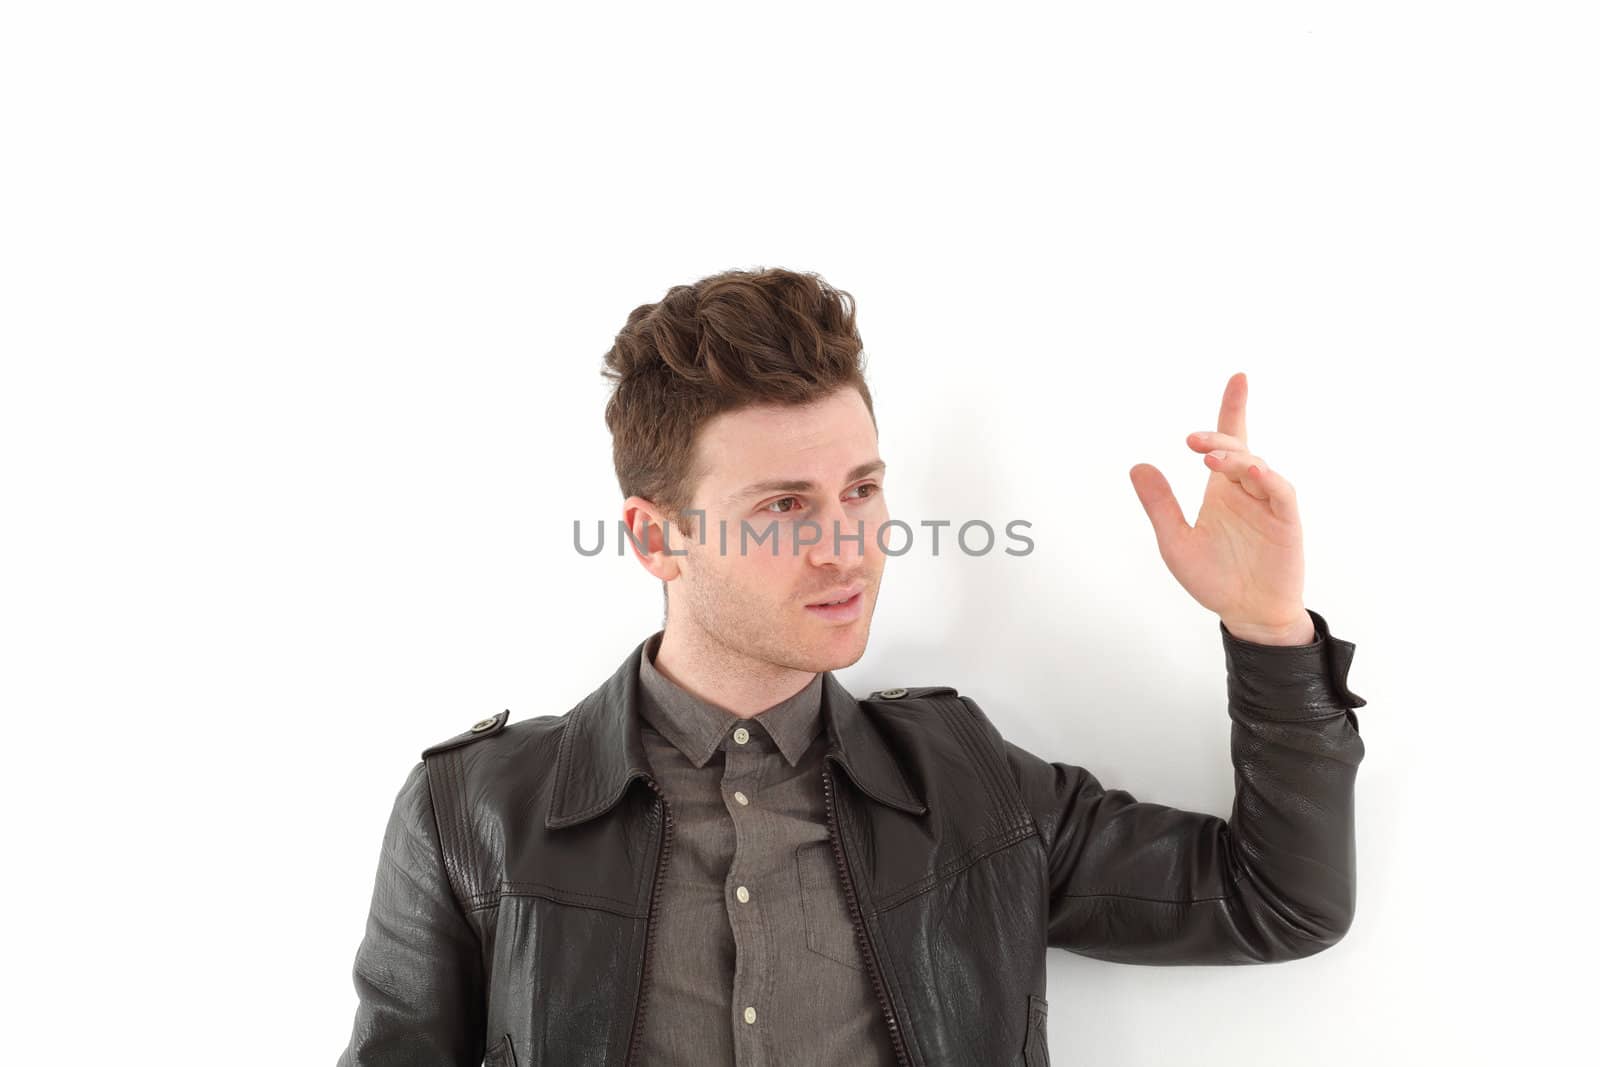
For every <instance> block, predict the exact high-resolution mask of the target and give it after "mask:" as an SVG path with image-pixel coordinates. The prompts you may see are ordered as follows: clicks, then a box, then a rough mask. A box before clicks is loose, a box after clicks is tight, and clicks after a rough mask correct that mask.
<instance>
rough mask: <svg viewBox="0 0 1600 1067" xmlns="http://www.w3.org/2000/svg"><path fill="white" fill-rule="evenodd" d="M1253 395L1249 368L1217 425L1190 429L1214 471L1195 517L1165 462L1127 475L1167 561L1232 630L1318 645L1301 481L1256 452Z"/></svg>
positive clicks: (1276, 641) (1228, 395)
mask: <svg viewBox="0 0 1600 1067" xmlns="http://www.w3.org/2000/svg"><path fill="white" fill-rule="evenodd" d="M1245 394H1246V383H1245V376H1244V372H1243V371H1240V372H1239V373H1238V374H1235V375H1234V376H1233V377H1231V378H1229V379H1228V384H1227V385H1226V386H1225V387H1224V388H1223V390H1222V410H1221V412H1220V413H1219V414H1218V416H1217V428H1216V430H1215V431H1214V432H1213V431H1210V430H1200V431H1196V432H1195V433H1192V434H1190V435H1189V437H1188V444H1189V447H1190V448H1192V449H1194V450H1195V451H1196V452H1200V453H1202V454H1203V456H1204V459H1203V462H1204V463H1205V465H1206V467H1207V468H1208V469H1209V470H1210V472H1211V477H1210V478H1209V479H1208V480H1207V482H1206V495H1205V499H1204V500H1202V501H1201V503H1200V513H1199V515H1197V516H1196V517H1195V520H1194V525H1193V526H1190V525H1189V524H1188V523H1187V522H1185V521H1184V517H1183V509H1182V508H1181V507H1179V506H1178V501H1177V498H1176V497H1174V496H1173V495H1172V487H1171V486H1170V485H1168V484H1167V479H1166V477H1165V476H1164V475H1162V473H1161V472H1160V471H1159V470H1157V469H1156V468H1155V467H1153V466H1152V465H1150V464H1148V463H1139V464H1135V465H1134V466H1133V468H1131V469H1130V470H1129V471H1128V477H1129V478H1131V479H1132V480H1133V488H1134V491H1135V492H1136V493H1138V494H1139V502H1140V503H1141V504H1143V505H1144V510H1145V514H1147V515H1148V516H1150V524H1151V526H1152V527H1154V529H1155V535H1156V545H1157V547H1158V548H1159V549H1160V552H1161V559H1162V561H1163V562H1165V563H1166V565H1167V569H1168V570H1170V571H1171V572H1172V576H1173V577H1174V578H1176V579H1178V584H1179V585H1181V586H1183V587H1184V589H1186V590H1188V591H1189V595H1190V596H1192V597H1194V598H1195V599H1196V600H1198V601H1199V602H1200V603H1201V604H1202V605H1204V606H1205V607H1207V608H1209V609H1210V610H1212V611H1214V612H1216V613H1217V615H1218V616H1219V617H1220V618H1221V619H1222V624H1223V625H1224V626H1226V627H1227V628H1228V632H1229V633H1231V634H1233V636H1235V637H1238V638H1241V639H1243V640H1246V641H1255V642H1257V643H1260V644H1271V645H1305V644H1310V643H1311V642H1312V641H1314V640H1315V639H1316V629H1315V627H1314V626H1313V625H1312V622H1311V616H1310V615H1308V614H1306V610H1305V604H1304V602H1303V599H1302V596H1303V591H1304V588H1305V553H1304V550H1303V546H1302V542H1301V533H1300V512H1299V509H1298V508H1297V507H1296V506H1295V493H1294V486H1292V485H1290V484H1289V482H1288V481H1287V480H1286V479H1285V478H1284V477H1283V475H1281V474H1279V473H1277V472H1276V471H1274V470H1272V469H1271V468H1270V467H1268V466H1267V463H1266V461H1265V460H1263V459H1262V458H1261V457H1260V456H1257V455H1254V454H1253V453H1251V451H1250V449H1249V445H1248V444H1247V443H1246V439H1245V420H1244V408H1245Z"/></svg>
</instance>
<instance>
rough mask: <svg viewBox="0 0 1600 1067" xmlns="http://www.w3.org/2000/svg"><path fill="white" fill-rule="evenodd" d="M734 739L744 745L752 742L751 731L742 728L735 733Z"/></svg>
mask: <svg viewBox="0 0 1600 1067" xmlns="http://www.w3.org/2000/svg"><path fill="white" fill-rule="evenodd" d="M733 739H734V740H735V741H737V742H739V743H740V744H741V745H742V744H744V743H745V742H746V741H748V740H750V731H749V730H746V729H745V728H744V727H743V726H741V727H739V728H738V729H737V730H735V731H734V732H733Z"/></svg>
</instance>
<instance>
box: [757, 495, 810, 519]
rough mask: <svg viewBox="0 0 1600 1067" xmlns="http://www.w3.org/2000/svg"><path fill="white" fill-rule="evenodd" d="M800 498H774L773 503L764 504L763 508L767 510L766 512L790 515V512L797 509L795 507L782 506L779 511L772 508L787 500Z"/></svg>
mask: <svg viewBox="0 0 1600 1067" xmlns="http://www.w3.org/2000/svg"><path fill="white" fill-rule="evenodd" d="M799 499H800V498H799V497H797V496H785V497H779V498H778V499H777V500H774V501H773V502H772V503H770V504H767V505H764V506H763V507H762V509H761V510H762V511H765V512H769V513H771V514H774V515H788V514H789V513H790V512H792V511H794V510H795V509H794V508H781V509H779V510H778V511H773V510H772V509H773V508H774V507H777V505H779V504H782V503H784V502H786V501H790V500H795V501H798V500H799Z"/></svg>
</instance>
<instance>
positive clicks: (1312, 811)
mask: <svg viewBox="0 0 1600 1067" xmlns="http://www.w3.org/2000/svg"><path fill="white" fill-rule="evenodd" d="M1309 614H1310V615H1311V617H1312V621H1313V623H1314V624H1315V627H1316V632H1317V637H1316V639H1315V640H1314V641H1313V643H1312V644H1309V645H1301V646H1273V645H1262V644H1256V643H1254V642H1250V641H1244V640H1241V639H1239V638H1236V637H1234V636H1233V635H1232V634H1230V633H1228V631H1227V628H1226V627H1224V626H1222V624H1221V622H1220V621H1219V622H1218V627H1219V629H1221V631H1222V640H1223V651H1224V655H1225V659H1226V664H1227V682H1228V714H1229V717H1230V718H1231V720H1232V733H1231V751H1232V759H1233V768H1234V800H1233V811H1232V815H1231V817H1230V818H1228V819H1226V820H1224V819H1222V818H1220V817H1218V816H1215V815H1210V814H1206V813H1203V812H1195V811H1182V810H1180V809H1177V808H1172V807H1167V806H1164V805H1161V804H1155V803H1151V802H1148V801H1139V800H1136V799H1135V798H1134V797H1133V796H1131V795H1129V794H1128V793H1127V792H1126V791H1124V790H1121V789H1106V788H1104V787H1102V786H1101V784H1100V782H1099V781H1098V780H1097V779H1096V778H1095V776H1094V775H1092V774H1090V773H1089V772H1088V771H1086V770H1084V769H1083V768H1082V767H1075V766H1072V765H1070V764H1066V763H1056V762H1046V761H1045V760H1043V759H1040V758H1039V757H1038V756H1035V755H1033V754H1032V753H1030V752H1027V751H1026V750H1024V749H1021V748H1019V747H1017V746H1016V745H1014V744H1012V743H1011V742H1009V741H1001V742H1000V744H1001V745H1002V746H1003V751H1004V753H1005V757H1006V760H1007V762H1008V764H1009V765H1010V770H1011V772H1012V774H1013V775H1014V776H1015V778H1016V779H1017V782H1018V785H1019V786H1020V788H1021V790H1022V794H1023V798H1024V801H1025V803H1026V804H1027V806H1028V807H1029V808H1030V810H1031V811H1032V813H1033V816H1034V819H1035V821H1036V822H1037V824H1038V827H1039V831H1040V834H1041V837H1042V839H1043V844H1044V847H1045V852H1046V855H1047V857H1048V862H1047V879H1048V894H1049V909H1048V912H1049V923H1048V930H1047V941H1048V944H1049V945H1051V946H1052V947H1056V948H1064V949H1068V950H1070V951H1072V952H1076V953H1079V954H1081V955H1085V956H1092V957H1095V958H1097V959H1103V960H1111V961H1115V962H1119V963H1143V964H1167V965H1171V964H1238V963H1276V962H1281V961H1284V960H1291V959H1298V958H1301V957H1305V956H1310V955H1312V954H1313V953H1316V952H1320V951H1322V950H1323V949H1325V948H1328V947H1329V946H1330V945H1333V944H1334V943H1336V942H1337V941H1339V939H1340V938H1342V937H1343V936H1344V934H1345V933H1346V932H1347V931H1348V930H1349V929H1350V925H1351V921H1352V919H1353V917H1354V914H1355V903H1356V856H1355V822H1354V815H1355V795H1354V787H1355V777H1356V767H1357V765H1358V764H1359V763H1360V762H1361V758H1362V756H1363V755H1364V754H1365V748H1364V745H1363V743H1362V740H1361V736H1360V734H1359V732H1358V723H1357V720H1356V716H1355V713H1354V711H1353V710H1351V709H1353V708H1357V707H1361V706H1363V705H1365V704H1366V701H1365V700H1363V699H1362V698H1361V697H1359V696H1356V695H1355V694H1354V693H1352V692H1350V691H1349V690H1348V689H1347V688H1346V687H1345V684H1344V679H1345V674H1346V672H1347V671H1348V670H1349V666H1350V660H1351V655H1352V653H1353V651H1354V649H1355V645H1354V644H1352V643H1351V642H1349V641H1343V640H1340V639H1339V638H1336V637H1334V636H1332V635H1331V634H1330V633H1328V627H1327V622H1326V621H1325V620H1324V619H1323V617H1322V616H1321V615H1319V614H1317V613H1316V612H1314V611H1312V612H1309ZM962 699H963V700H966V699H967V698H965V697H963V698H962ZM969 703H970V702H969ZM979 717H980V720H982V721H983V722H985V723H987V720H984V719H982V714H981V712H980V713H979ZM987 728H988V729H989V730H993V727H992V726H988V727H987ZM993 736H994V737H995V738H998V734H995V735H993Z"/></svg>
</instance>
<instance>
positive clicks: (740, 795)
mask: <svg viewBox="0 0 1600 1067" xmlns="http://www.w3.org/2000/svg"><path fill="white" fill-rule="evenodd" d="M733 799H735V800H737V801H738V802H739V803H741V804H748V803H750V798H749V797H747V796H745V795H744V794H743V793H741V792H739V791H738V790H734V793H733Z"/></svg>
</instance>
